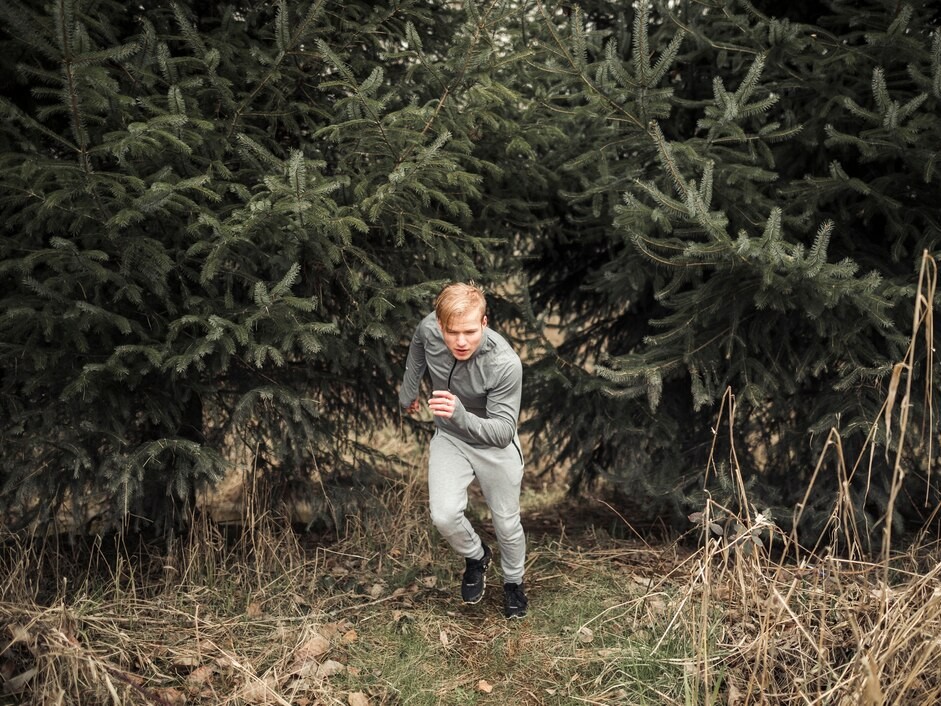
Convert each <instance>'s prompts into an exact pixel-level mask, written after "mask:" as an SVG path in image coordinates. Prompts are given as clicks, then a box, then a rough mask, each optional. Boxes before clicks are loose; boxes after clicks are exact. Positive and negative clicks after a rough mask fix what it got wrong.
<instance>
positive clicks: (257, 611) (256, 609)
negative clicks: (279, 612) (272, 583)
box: [245, 601, 264, 618]
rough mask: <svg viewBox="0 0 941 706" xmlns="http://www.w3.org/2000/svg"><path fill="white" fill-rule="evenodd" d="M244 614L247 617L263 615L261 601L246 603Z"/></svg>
mask: <svg viewBox="0 0 941 706" xmlns="http://www.w3.org/2000/svg"><path fill="white" fill-rule="evenodd" d="M245 614H246V615H247V616H248V617H249V618H260V617H261V616H262V615H264V611H262V609H261V603H259V602H258V601H252V602H251V603H249V604H248V608H246V609H245Z"/></svg>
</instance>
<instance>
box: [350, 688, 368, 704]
mask: <svg viewBox="0 0 941 706" xmlns="http://www.w3.org/2000/svg"><path fill="white" fill-rule="evenodd" d="M346 703H348V704H349V705H350V706H369V699H367V698H366V694H364V693H363V692H362V691H353V692H350V695H349V696H347V697H346Z"/></svg>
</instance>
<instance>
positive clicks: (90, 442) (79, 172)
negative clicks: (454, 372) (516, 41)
mask: <svg viewBox="0 0 941 706" xmlns="http://www.w3.org/2000/svg"><path fill="white" fill-rule="evenodd" d="M0 13H2V14H0V16H2V18H3V27H4V29H3V30H2V35H0V41H2V57H3V58H2V62H3V69H4V71H3V77H2V79H0V80H2V82H3V86H2V92H0V94H2V95H0V114H2V127H0V151H2V154H0V194H2V196H0V214H2V215H0V219H2V225H0V282H2V286H0V289H2V295H0V358H2V368H3V385H2V399H0V405H2V411H0V419H2V428H0V448H2V451H3V457H4V466H3V469H2V471H0V479H2V483H0V512H2V513H3V515H4V517H5V518H6V519H7V521H8V522H9V523H10V524H11V525H16V524H20V525H24V524H28V523H30V522H33V523H35V522H40V521H43V520H48V519H49V518H52V517H55V516H56V515H57V513H58V512H59V510H60V508H64V507H69V508H71V510H72V511H73V514H74V519H75V522H76V524H77V525H79V526H81V525H82V524H84V523H86V522H88V521H89V520H91V519H97V520H98V521H99V522H96V526H102V525H103V526H109V525H113V524H120V523H122V522H123V523H126V522H127V521H128V520H129V519H130V518H138V519H139V520H141V521H142V523H141V524H143V525H145V526H146V525H148V524H152V525H153V526H154V527H155V528H156V529H166V528H168V527H171V526H172V525H173V524H174V523H175V522H176V521H177V520H178V519H179V517H181V516H183V514H184V513H179V514H178V513H177V511H178V510H180V509H185V508H186V507H187V506H188V505H189V504H191V503H192V501H193V498H194V494H195V492H196V491H197V490H198V489H199V488H200V487H203V486H205V485H206V484H207V483H211V482H213V481H214V480H215V479H217V478H218V477H219V476H220V474H221V473H222V472H223V471H224V469H225V468H226V463H227V460H226V458H224V457H223V454H222V449H224V448H226V447H227V446H231V445H232V444H233V443H234V442H235V441H236V440H237V441H238V442H241V443H244V444H245V445H247V447H248V448H251V449H252V450H253V451H254V453H255V454H256V458H255V461H254V463H255V467H256V470H257V472H258V473H261V474H265V475H266V476H267V477H269V478H270V479H271V480H272V482H273V483H274V486H275V489H276V490H280V491H281V492H276V493H274V496H275V497H281V496H282V493H283V492H287V491H289V490H291V489H293V490H294V491H295V492H299V489H303V488H308V489H310V488H313V487H316V488H317V489H318V490H317V492H320V489H327V490H328V492H331V493H340V492H341V487H340V486H342V485H343V483H349V482H354V481H355V482H356V483H363V482H368V479H369V472H368V469H369V465H370V464H369V459H368V458H367V457H364V456H362V455H361V454H360V453H359V447H357V446H355V445H354V443H353V441H352V432H355V431H356V430H362V429H364V428H369V427H370V426H374V425H376V424H377V423H379V422H381V421H383V420H389V419H391V418H392V415H394V414H395V413H396V411H397V402H396V396H395V391H396V386H397V384H398V380H399V379H400V375H401V357H402V356H403V355H404V350H403V346H402V340H403V337H405V338H406V339H407V336H408V335H410V333H411V329H412V328H413V326H414V324H415V322H416V321H418V319H419V318H420V316H421V315H423V314H424V313H426V311H427V308H428V307H429V305H430V301H431V298H432V295H433V294H434V292H436V291H437V289H438V288H439V287H440V285H441V284H442V283H443V282H444V281H447V280H449V279H464V278H468V277H478V278H481V279H483V280H484V281H485V282H487V281H488V276H490V277H493V278H495V279H499V277H500V275H499V273H496V274H490V275H487V276H484V277H481V274H482V273H481V270H480V263H481V262H483V260H484V259H485V257H491V255H490V254H489V253H490V252H491V251H493V250H495V249H497V246H498V245H499V242H498V241H496V240H494V239H492V238H490V239H485V238H481V237H478V236H477V235H476V234H475V230H474V227H473V223H472V214H473V213H474V211H475V210H476V209H477V208H478V204H479V199H480V196H481V190H480V182H481V179H482V178H483V176H484V175H485V174H487V173H488V171H489V172H493V171H496V167H495V166H494V165H492V164H489V163H488V162H487V161H486V160H485V159H481V158H480V157H477V156H476V155H475V154H474V152H475V150H474V144H473V142H472V141H471V139H470V138H469V136H468V134H469V132H470V131H469V129H468V121H469V120H470V119H471V118H470V117H469V116H474V115H487V114H488V112H490V111H493V110H494V106H495V105H499V104H500V103H502V102H505V101H507V100H509V99H511V98H512V94H510V95H506V94H504V93H501V92H500V91H499V90H496V89H489V90H487V89H485V88H482V87H486V86H487V82H486V80H485V79H480V80H479V79H478V76H483V77H486V74H487V72H488V71H489V62H492V60H493V59H492V58H491V54H492V42H491V41H490V39H489V38H490V33H491V31H492V30H491V25H492V24H493V23H495V22H497V21H498V16H497V15H496V14H495V9H494V4H493V3H491V4H490V5H489V6H488V7H481V8H473V10H472V11H470V10H469V11H463V10H461V9H460V8H456V7H455V6H453V4H452V3H448V2H414V1H411V0H403V1H396V2H389V3H372V2H342V3H340V2H330V1H328V0H313V1H311V2H289V1H288V0H278V1H277V2H264V3H239V2H235V3H228V2H196V1H195V0H192V1H190V2H185V1H180V2H165V1H162V0H144V2H141V3H131V4H125V3H118V2H110V1H108V0H62V2H56V3H50V4H48V5H44V6H41V7H40V6H36V5H34V4H32V3H27V2H21V1H19V0H10V2H4V3H3V4H2V6H0ZM317 474H320V475H319V477H318V476H317ZM314 479H316V481H319V482H315V483H311V480H314ZM331 489H332V490H331ZM335 500H336V502H335V505H336V506H337V507H342V505H343V500H342V498H340V497H337V498H335ZM135 524H137V523H136V521H135Z"/></svg>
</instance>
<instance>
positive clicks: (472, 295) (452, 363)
mask: <svg viewBox="0 0 941 706" xmlns="http://www.w3.org/2000/svg"><path fill="white" fill-rule="evenodd" d="M426 371H427V372H428V374H429V376H430V377H431V383H432V390H433V391H432V393H431V399H430V400H429V402H428V406H429V408H430V409H431V411H432V413H433V414H434V422H435V434H434V436H433V437H432V440H431V453H430V458H429V461H428V495H429V504H430V509H431V520H432V522H433V523H434V525H435V527H437V529H438V531H439V532H440V533H441V535H442V536H443V537H444V538H445V539H446V540H447V541H448V543H449V544H450V545H451V547H452V548H453V549H454V551H456V552H457V553H458V554H459V555H460V556H462V557H464V560H465V564H466V567H465V570H464V579H463V582H462V584H461V597H462V598H463V600H464V602H465V603H478V602H479V601H480V600H481V598H483V595H484V587H485V585H486V574H487V567H488V566H489V565H490V559H491V551H490V548H489V547H488V546H487V545H486V544H484V543H483V542H482V541H481V539H480V537H479V536H478V535H477V532H475V531H474V528H473V527H472V526H471V524H470V522H469V521H468V520H467V517H466V516H465V515H464V511H465V509H466V508H467V489H468V487H469V486H470V484H471V482H472V481H473V480H474V479H475V478H476V479H477V482H478V484H479V485H480V489H481V491H482V492H483V495H484V498H485V499H486V501H487V506H488V507H489V508H490V512H491V515H492V517H493V529H494V532H495V533H496V536H497V543H498V546H499V548H500V566H501V568H502V571H503V581H504V584H503V595H504V604H503V612H504V615H506V617H508V618H522V617H523V616H524V615H526V607H527V603H528V601H527V599H526V594H525V593H524V592H523V569H524V564H525V560H526V537H525V535H524V534H523V526H522V524H521V522H520V483H521V481H522V479H523V453H522V451H521V450H520V442H519V436H518V434H517V429H516V425H517V421H518V419H519V410H520V397H521V392H522V384H523V367H522V364H521V363H520V359H519V356H518V355H517V354H516V353H515V352H514V351H513V349H512V348H511V347H510V344H509V343H507V342H506V339H504V338H503V337H502V336H501V335H500V334H498V333H496V332H494V331H492V330H490V329H489V328H488V327H487V302H486V299H485V297H484V294H483V292H482V291H481V290H480V289H479V288H478V287H476V286H475V285H473V284H462V283H458V284H450V285H448V286H447V287H445V288H444V289H443V290H441V293H440V294H439V295H438V298H437V299H436V300H435V310H434V311H433V312H431V313H430V314H428V316H426V317H425V318H424V319H423V320H422V321H421V323H420V324H419V325H418V328H417V329H416V331H415V335H414V336H413V337H412V343H411V345H410V346H409V350H408V360H407V361H406V364H405V375H404V378H403V380H402V387H401V389H400V390H399V403H400V404H401V405H402V408H403V409H404V410H405V411H406V412H408V413H414V412H417V411H418V409H419V399H418V392H419V386H420V384H421V380H422V377H423V376H424V374H425V372H426Z"/></svg>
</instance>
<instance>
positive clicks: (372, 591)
mask: <svg viewBox="0 0 941 706" xmlns="http://www.w3.org/2000/svg"><path fill="white" fill-rule="evenodd" d="M385 592H386V587H385V586H383V585H382V584H381V583H374V584H373V585H372V586H370V587H369V597H370V598H379V597H380V596H381V595H382V594H383V593H385Z"/></svg>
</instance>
